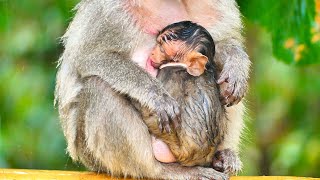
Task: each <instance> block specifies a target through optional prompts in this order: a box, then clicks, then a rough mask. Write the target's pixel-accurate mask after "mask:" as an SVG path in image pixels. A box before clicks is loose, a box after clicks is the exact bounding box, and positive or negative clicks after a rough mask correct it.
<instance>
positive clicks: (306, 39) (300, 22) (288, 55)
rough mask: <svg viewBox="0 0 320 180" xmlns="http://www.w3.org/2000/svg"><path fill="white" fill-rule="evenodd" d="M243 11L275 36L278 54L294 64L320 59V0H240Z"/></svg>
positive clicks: (310, 62)
mask: <svg viewBox="0 0 320 180" xmlns="http://www.w3.org/2000/svg"><path fill="white" fill-rule="evenodd" d="M239 5H240V6H241V10H242V13H243V14H244V16H245V17H247V18H248V19H249V20H250V21H253V22H255V23H258V24H260V25H262V26H263V27H265V28H266V29H267V30H268V31H269V32H270V34H271V36H272V46H273V53H274V55H275V56H276V57H277V58H278V59H279V60H281V61H284V62H286V63H290V64H299V65H301V64H313V63H319V62H320V58H318V57H319V56H320V51H319V49H320V1H319V0H292V1H287V0H268V1H263V0H261V1H257V0H239Z"/></svg>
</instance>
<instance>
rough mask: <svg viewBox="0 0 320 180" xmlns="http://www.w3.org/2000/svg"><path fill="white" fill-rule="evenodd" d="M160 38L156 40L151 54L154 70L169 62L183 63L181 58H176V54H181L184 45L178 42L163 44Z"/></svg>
mask: <svg viewBox="0 0 320 180" xmlns="http://www.w3.org/2000/svg"><path fill="white" fill-rule="evenodd" d="M161 38H162V36H161V35H159V36H158V38H157V44H156V46H155V47H154V49H153V51H152V52H151V60H152V62H153V63H152V64H153V66H154V67H155V68H159V67H160V66H161V65H162V64H165V63H169V62H180V63H182V62H183V58H182V57H180V58H177V55H178V53H180V54H183V52H182V49H183V48H184V47H183V46H184V43H183V42H182V41H180V40H175V41H171V40H170V41H168V40H167V41H166V42H164V41H163V40H162V39H161Z"/></svg>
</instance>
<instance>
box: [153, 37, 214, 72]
mask: <svg viewBox="0 0 320 180" xmlns="http://www.w3.org/2000/svg"><path fill="white" fill-rule="evenodd" d="M150 58H151V61H152V66H153V67H155V68H160V69H161V68H162V67H166V66H179V67H184V68H185V69H186V70H187V72H188V73H189V74H190V75H193V76H200V75H201V74H202V73H203V72H204V70H205V65H206V63H207V62H208V58H207V57H206V56H204V55H202V54H201V53H199V52H198V51H197V49H194V48H191V45H188V44H187V43H186V42H185V41H182V40H180V39H178V37H174V35H171V36H168V35H167V34H165V33H163V34H160V35H159V36H158V37H157V44H156V46H155V47H154V49H153V50H152V52H151V56H150Z"/></svg>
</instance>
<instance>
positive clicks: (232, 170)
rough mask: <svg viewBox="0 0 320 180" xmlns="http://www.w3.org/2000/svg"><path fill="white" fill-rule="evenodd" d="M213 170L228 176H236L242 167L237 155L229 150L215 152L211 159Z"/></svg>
mask: <svg viewBox="0 0 320 180" xmlns="http://www.w3.org/2000/svg"><path fill="white" fill-rule="evenodd" d="M212 165H213V169H215V170H217V171H220V172H223V173H226V174H229V175H236V174H237V173H238V172H239V171H240V170H241V167H242V163H241V161H240V159H239V157H238V155H237V154H236V153H235V152H233V151H232V150H231V149H224V150H221V151H217V152H216V153H215V155H214V157H213V162H212Z"/></svg>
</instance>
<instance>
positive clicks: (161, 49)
mask: <svg viewBox="0 0 320 180" xmlns="http://www.w3.org/2000/svg"><path fill="white" fill-rule="evenodd" d="M159 47H160V52H162V53H165V51H164V49H163V47H162V46H161V45H160V46H159Z"/></svg>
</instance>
